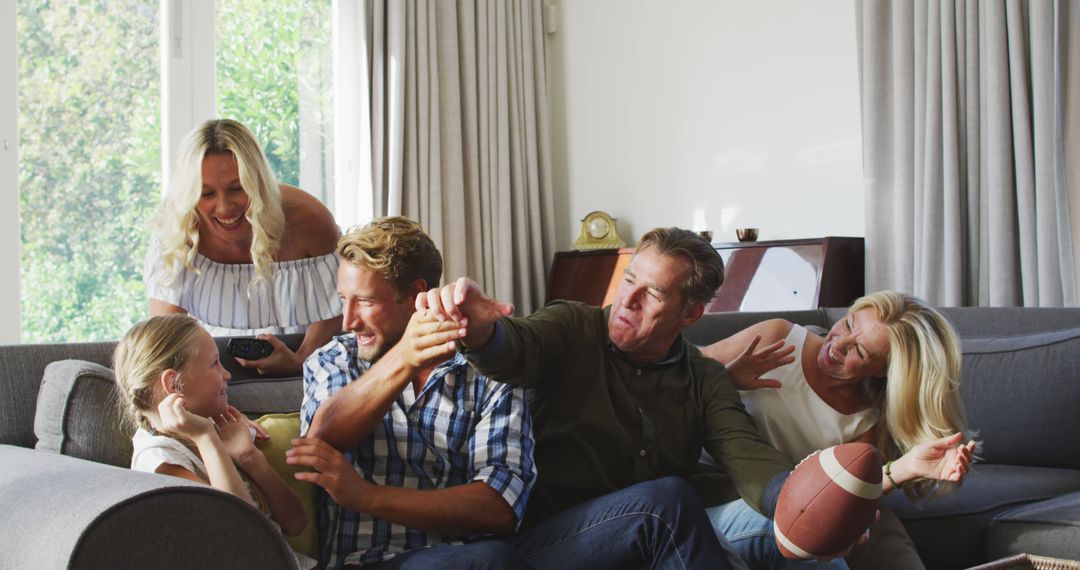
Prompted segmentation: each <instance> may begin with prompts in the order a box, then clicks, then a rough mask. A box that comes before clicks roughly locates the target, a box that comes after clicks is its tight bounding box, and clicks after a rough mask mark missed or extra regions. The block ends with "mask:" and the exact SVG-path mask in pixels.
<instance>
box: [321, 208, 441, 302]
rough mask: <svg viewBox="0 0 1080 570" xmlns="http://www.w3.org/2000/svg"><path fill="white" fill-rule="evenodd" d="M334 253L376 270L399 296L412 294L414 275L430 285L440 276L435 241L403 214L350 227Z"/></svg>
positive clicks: (356, 264)
mask: <svg viewBox="0 0 1080 570" xmlns="http://www.w3.org/2000/svg"><path fill="white" fill-rule="evenodd" d="M337 253H338V256H340V257H341V260H342V261H344V262H347V263H351V264H353V265H355V266H357V267H366V268H368V269H371V270H374V271H377V272H378V273H379V275H381V276H382V277H383V278H384V279H386V280H387V281H389V282H390V283H391V284H392V285H393V286H394V290H395V291H397V293H398V297H399V298H400V297H402V296H404V295H411V294H412V285H413V283H414V282H416V280H417V279H423V280H424V281H425V282H426V283H427V287H429V288H430V287H437V286H438V285H439V279H440V278H441V277H442V270H443V261H442V254H440V253H439V250H438V248H436V247H435V243H434V242H432V241H431V238H430V237H428V235H427V234H426V233H424V228H422V227H420V224H418V223H416V222H414V221H413V220H410V219H409V218H406V217H403V216H391V217H386V218H377V219H374V220H372V221H371V222H370V223H369V224H367V225H365V226H363V227H360V228H353V229H350V230H349V231H348V232H346V233H345V235H343V236H341V239H340V240H338V245H337Z"/></svg>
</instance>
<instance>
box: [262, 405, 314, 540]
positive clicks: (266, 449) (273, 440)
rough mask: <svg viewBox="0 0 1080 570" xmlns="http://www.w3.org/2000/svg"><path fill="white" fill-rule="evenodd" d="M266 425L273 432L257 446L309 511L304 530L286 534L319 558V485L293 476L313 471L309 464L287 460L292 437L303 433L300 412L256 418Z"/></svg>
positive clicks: (263, 425)
mask: <svg viewBox="0 0 1080 570" xmlns="http://www.w3.org/2000/svg"><path fill="white" fill-rule="evenodd" d="M255 422H256V423H258V424H259V425H261V426H262V427H263V429H265V430H266V431H267V432H269V433H270V440H269V441H258V442H256V444H255V445H256V447H258V448H259V449H260V450H262V452H263V454H264V455H266V459H268V460H269V461H270V466H271V467H273V468H274V471H277V474H278V475H280V476H281V479H282V480H283V481H285V484H286V485H288V486H289V488H290V489H292V490H293V491H294V492H295V493H296V495H297V496H298V497H300V502H301V503H303V504H304V512H306V513H307V519H308V524H307V527H306V528H304V532H302V533H300V534H299V535H297V536H286V537H285V541H286V542H288V543H289V546H292V548H293V550H295V551H296V552H299V553H300V554H306V555H307V556H310V557H312V558H314V559H316V560H318V559H319V532H318V529H317V528H316V521H317V520H318V519H317V516H316V515H317V513H316V512H315V505H316V504H317V503H316V497H317V489H316V487H315V485H312V484H311V483H305V482H303V481H297V480H296V478H295V477H293V474H294V473H297V472H299V471H310V469H308V468H307V467H302V466H299V465H289V464H288V463H286V462H285V451H286V450H288V449H289V448H290V447H292V440H293V438H295V437H300V412H293V413H291V414H266V415H265V416H263V417H261V418H259V419H257V420H255Z"/></svg>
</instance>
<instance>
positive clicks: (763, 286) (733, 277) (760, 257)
mask: <svg viewBox="0 0 1080 570" xmlns="http://www.w3.org/2000/svg"><path fill="white" fill-rule="evenodd" d="M713 247H715V248H716V250H717V251H718V252H719V253H720V257H721V258H723V260H724V284H723V285H722V286H721V287H720V290H719V291H717V294H716V297H715V298H714V299H713V301H712V302H711V303H710V304H709V306H708V307H707V309H706V310H707V311H709V312H722V311H788V310H800V309H813V308H817V307H846V306H848V305H850V304H851V302H852V301H854V300H855V299H858V298H859V297H861V296H862V295H863V273H864V260H863V257H864V252H865V248H864V243H863V238H850V237H824V238H815V239H798V240H782V241H760V242H748V243H714V244H713ZM633 254H634V250H633V248H623V249H608V250H593V251H560V252H558V253H556V254H555V259H554V260H553V261H552V264H551V274H550V277H549V279H548V294H547V301H548V302H551V301H554V300H556V299H572V300H576V301H583V302H586V303H589V304H592V305H599V306H604V305H607V304H610V303H611V301H612V300H613V299H614V298H615V289H616V288H617V287H618V286H619V280H620V279H621V278H622V273H623V270H624V269H626V266H627V265H629V264H630V258H631V257H632V256H633Z"/></svg>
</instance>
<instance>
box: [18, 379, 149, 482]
mask: <svg viewBox="0 0 1080 570" xmlns="http://www.w3.org/2000/svg"><path fill="white" fill-rule="evenodd" d="M118 396H119V394H118V393H117V391H116V381H115V380H114V379H113V373H112V370H109V369H108V368H105V367H104V366H101V365H100V364H95V363H93V362H86V361H84V360H61V361H59V362H53V363H51V364H49V365H48V366H46V367H45V374H44V377H43V378H42V380H41V389H40V391H39V393H38V400H37V411H36V412H35V414H34V435H36V436H37V444H36V448H37V449H39V450H42V451H51V452H53V453H62V454H64V455H70V456H72V457H78V458H80V459H88V460H90V461H96V462H98V463H106V464H109V465H115V466H117V467H127V466H129V465H130V464H131V435H130V431H131V430H129V429H127V428H125V427H124V425H123V420H122V416H121V413H120V409H119V401H118Z"/></svg>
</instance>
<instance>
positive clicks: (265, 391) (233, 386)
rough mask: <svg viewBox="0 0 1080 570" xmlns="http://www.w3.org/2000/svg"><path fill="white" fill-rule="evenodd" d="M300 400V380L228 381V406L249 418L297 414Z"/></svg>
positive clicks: (302, 390) (302, 397)
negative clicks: (264, 415) (265, 415)
mask: <svg viewBox="0 0 1080 570" xmlns="http://www.w3.org/2000/svg"><path fill="white" fill-rule="evenodd" d="M303 399H304V380H303V379H302V378H266V379H261V380H260V379H250V380H235V379H233V380H230V381H229V403H230V404H232V405H233V406H234V407H235V408H236V409H238V410H240V411H241V412H244V413H245V414H247V415H248V416H251V417H258V416H261V415H263V414H287V413H292V412H297V411H299V410H300V403H301V402H302V401H303Z"/></svg>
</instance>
